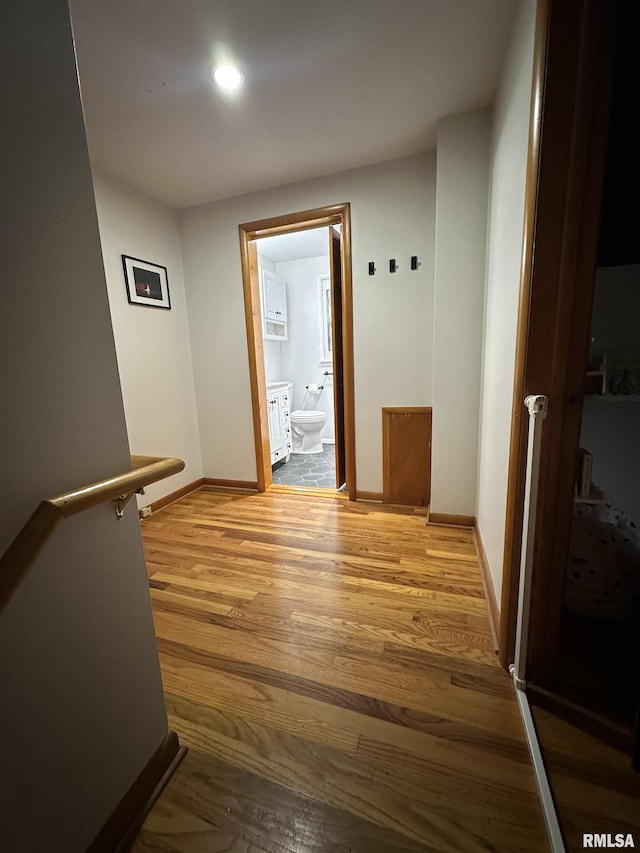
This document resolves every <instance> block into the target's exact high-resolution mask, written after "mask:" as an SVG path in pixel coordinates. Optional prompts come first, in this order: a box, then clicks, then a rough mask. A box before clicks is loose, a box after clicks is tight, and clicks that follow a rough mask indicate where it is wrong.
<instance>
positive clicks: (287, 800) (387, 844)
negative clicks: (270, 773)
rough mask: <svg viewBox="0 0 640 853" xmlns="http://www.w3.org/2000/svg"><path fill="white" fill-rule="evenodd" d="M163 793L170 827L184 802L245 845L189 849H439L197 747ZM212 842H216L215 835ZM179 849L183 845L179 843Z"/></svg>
mask: <svg viewBox="0 0 640 853" xmlns="http://www.w3.org/2000/svg"><path fill="white" fill-rule="evenodd" d="M165 796H166V800H167V801H168V802H169V807H170V808H171V809H172V810H173V812H174V814H175V815H176V819H174V820H173V821H172V823H173V825H174V826H175V825H176V824H177V823H178V821H179V820H180V819H181V815H180V810H182V809H184V806H182V805H181V804H182V803H183V802H187V803H188V804H189V807H190V810H191V809H192V810H193V812H191V811H190V812H189V813H190V814H194V813H195V814H197V815H199V817H198V818H197V819H198V820H200V821H201V822H202V823H201V826H203V827H210V826H212V825H215V826H220V827H221V829H220V830H219V831H220V832H221V833H224V837H225V838H228V837H231V838H234V839H239V840H240V841H241V842H243V843H244V844H245V845H247V846H246V847H242V846H236V847H231V846H229V847H224V846H219V847H215V846H211V847H206V846H203V847H197V848H194V849H193V853H205V851H207V852H208V851H209V850H211V851H218V850H220V851H223V850H224V851H226V850H232V851H234V853H235V851H238V853H241V851H242V853H244V851H245V850H246V851H247V853H254V851H262V850H267V851H269V852H270V853H271V851H287V853H325V851H331V853H374V851H381V853H382V851H384V853H435V852H436V851H437V850H438V848H436V847H433V846H431V845H423V844H419V843H416V842H414V841H412V840H411V839H409V838H406V837H404V836H402V835H399V834H398V833H395V832H393V831H391V830H388V829H385V828H384V827H380V826H377V825H376V824H372V823H370V822H368V821H365V820H362V819H359V818H356V817H354V816H353V815H351V814H348V813H346V812H343V811H341V810H340V809H336V808H332V807H331V806H327V805H326V804H324V803H321V802H319V801H318V800H315V799H312V798H309V797H305V796H304V795H301V794H298V793H296V792H294V791H292V790H290V789H288V788H285V787H283V786H281V785H278V784H276V783H273V782H271V781H269V780H266V779H263V778H261V777H259V776H256V775H254V774H252V773H250V772H248V771H246V770H244V769H242V768H239V767H235V766H233V765H231V764H227V763H225V762H223V761H219V760H217V759H215V758H213V757H212V756H210V755H208V754H206V753H204V752H200V751H197V750H191V751H190V752H189V754H188V755H187V758H186V759H185V761H184V762H183V765H182V767H181V769H180V773H179V774H178V775H177V776H176V784H175V785H174V786H173V788H172V790H171V791H170V792H168V794H167V795H165ZM203 816H205V817H206V819H204V818H203ZM265 825H266V828H265ZM187 826H188V824H187ZM212 841H213V842H217V843H218V844H219V841H218V839H217V837H216V836H215V835H213V836H212ZM258 843H259V845H260V846H257V845H258ZM236 844H238V842H236ZM179 849H180V850H181V851H182V850H187V849H188V848H186V847H184V846H180V847H179ZM143 850H144V848H143V849H141V850H138V848H137V847H136V848H134V853H143ZM188 853H192V851H191V850H189V851H188Z"/></svg>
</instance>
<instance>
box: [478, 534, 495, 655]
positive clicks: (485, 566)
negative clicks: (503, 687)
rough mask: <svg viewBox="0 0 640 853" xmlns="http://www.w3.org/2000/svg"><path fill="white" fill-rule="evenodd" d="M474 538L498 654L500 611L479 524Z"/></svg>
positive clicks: (492, 633)
mask: <svg viewBox="0 0 640 853" xmlns="http://www.w3.org/2000/svg"><path fill="white" fill-rule="evenodd" d="M473 538H474V541H475V545H476V553H477V555H478V562H479V563H480V573H481V575H482V585H483V587H484V597H485V598H486V600H487V605H488V608H489V624H490V625H491V635H492V636H493V647H494V649H495V650H496V652H498V651H499V648H500V644H499V640H498V637H499V636H500V609H499V607H498V599H497V598H496V591H495V589H494V586H493V578H492V577H491V570H490V568H489V561H488V559H487V552H486V551H485V549H484V542H483V541H482V533H481V532H480V528H479V527H478V525H477V524H476V525H475V527H474V528H473Z"/></svg>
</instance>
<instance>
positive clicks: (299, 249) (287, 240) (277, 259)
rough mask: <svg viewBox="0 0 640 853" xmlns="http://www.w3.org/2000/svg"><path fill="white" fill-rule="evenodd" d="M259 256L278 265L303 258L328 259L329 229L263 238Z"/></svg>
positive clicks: (312, 229) (259, 245) (259, 243)
mask: <svg viewBox="0 0 640 853" xmlns="http://www.w3.org/2000/svg"><path fill="white" fill-rule="evenodd" d="M258 254H260V255H264V257H265V258H269V260H270V261H273V262H274V263H276V264H279V263H281V262H282V261H298V260H300V259H301V258H320V257H323V256H324V255H326V256H327V258H328V257H329V229H328V228H327V227H326V226H325V227H324V228H310V229H309V230H307V231H292V232H289V233H288V234H276V235H274V236H273V237H261V238H260V239H259V240H258Z"/></svg>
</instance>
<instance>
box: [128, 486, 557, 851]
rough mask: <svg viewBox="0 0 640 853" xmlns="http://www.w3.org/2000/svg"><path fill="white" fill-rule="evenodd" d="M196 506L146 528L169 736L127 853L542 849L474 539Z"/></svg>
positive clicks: (286, 502) (382, 514) (349, 517)
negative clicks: (173, 766)
mask: <svg viewBox="0 0 640 853" xmlns="http://www.w3.org/2000/svg"><path fill="white" fill-rule="evenodd" d="M425 522H426V514H425V511H423V510H420V511H417V512H414V511H413V510H412V509H411V508H402V509H399V508H395V507H387V506H383V505H381V504H373V503H368V504H367V503H362V502H357V503H354V502H350V501H347V500H344V499H343V498H331V497H329V498H327V497H316V496H313V495H309V496H302V495H297V494H288V493H270V492H267V493H264V494H249V495H247V494H243V495H238V494H232V493H225V492H224V491H223V490H218V491H216V492H209V491H206V490H200V491H199V492H194V493H192V494H190V495H188V496H186V497H185V498H183V499H182V500H180V501H179V502H177V503H176V504H173V505H171V506H169V507H166V508H165V509H163V510H162V511H160V512H159V513H157V514H155V515H153V516H151V517H150V518H149V519H147V520H145V521H144V523H143V525H142V529H143V537H144V542H145V553H146V555H147V561H148V574H149V577H150V590H151V600H152V604H153V612H154V620H155V626H156V634H157V637H158V643H159V651H160V663H161V668H162V674H163V683H164V689H165V694H166V701H167V709H168V713H169V720H170V724H171V726H172V727H173V728H174V729H175V730H176V731H177V732H178V733H179V736H180V739H181V742H182V743H183V744H184V745H186V746H188V747H189V748H190V750H191V752H190V755H189V756H188V757H187V759H186V761H185V762H183V765H182V766H181V768H179V770H178V773H177V774H176V775H175V777H174V779H173V780H172V781H171V783H170V784H169V786H168V788H167V790H166V792H165V794H164V795H163V797H162V799H161V801H160V805H161V809H160V810H159V811H157V812H156V811H155V810H154V812H152V813H151V814H150V815H149V818H148V819H147V821H146V823H145V826H144V827H143V831H142V833H141V835H140V838H139V840H138V844H139V846H138V847H137V848H134V849H135V850H136V853H145V851H148V850H152V849H154V846H153V845H154V844H155V845H156V847H155V849H156V850H158V851H163V850H166V851H170V853H200V851H205V850H207V851H209V850H212V851H218V850H219V851H223V850H230V851H238V853H249V851H257V853H261V852H262V851H278V853H279V851H291V853H306V851H310V852H311V851H313V853H320V851H323V852H324V851H336V853H387V851H389V853H395V851H397V853H401V851H406V853H419V851H424V853H427V851H431V853H436V851H437V852H438V853H454V852H455V853H458V851H460V853H465V851H480V850H487V851H488V850H493V851H496V853H502V851H509V852H510V851H511V850H514V849H517V850H519V851H522V853H529V851H531V853H533V851H536V853H537V851H542V850H546V838H545V830H544V823H543V820H542V816H541V812H540V808H539V805H538V802H537V798H536V794H535V785H534V780H533V773H532V770H531V767H530V763H529V758H528V752H527V748H526V743H525V741H524V736H523V732H522V725H521V721H520V717H519V712H518V709H517V704H516V702H515V698H514V696H513V690H512V685H511V682H510V680H509V678H508V676H507V675H506V674H505V673H504V672H503V671H502V670H501V669H500V668H499V667H498V665H497V662H496V658H495V654H494V652H493V646H492V642H491V634H490V628H489V622H488V615H487V607H486V603H485V600H484V595H483V587H482V578H481V575H480V569H479V566H478V565H477V562H476V558H475V547H474V542H473V536H472V532H471V531H469V530H464V529H455V530H454V529H451V528H438V527H437V526H435V525H430V526H426V523H425Z"/></svg>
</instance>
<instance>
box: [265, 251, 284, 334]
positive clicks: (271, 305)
mask: <svg viewBox="0 0 640 853" xmlns="http://www.w3.org/2000/svg"><path fill="white" fill-rule="evenodd" d="M260 298H261V303H262V322H263V329H262V331H263V334H264V337H265V338H266V339H267V340H270V341H286V340H287V286H286V284H285V282H284V281H283V280H282V279H281V278H278V276H277V275H275V273H272V272H269V270H265V269H262V268H261V269H260Z"/></svg>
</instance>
